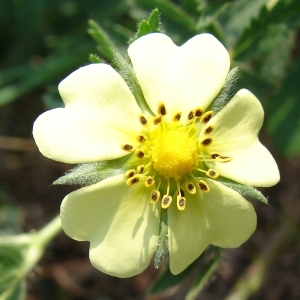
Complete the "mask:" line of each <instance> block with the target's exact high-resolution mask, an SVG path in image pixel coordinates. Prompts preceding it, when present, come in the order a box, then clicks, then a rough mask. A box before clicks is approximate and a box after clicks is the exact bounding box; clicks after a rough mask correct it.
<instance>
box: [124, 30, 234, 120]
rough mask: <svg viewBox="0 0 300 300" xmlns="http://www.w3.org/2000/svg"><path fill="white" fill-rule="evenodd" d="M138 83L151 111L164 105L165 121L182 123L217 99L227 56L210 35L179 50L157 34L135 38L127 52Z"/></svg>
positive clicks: (165, 37) (202, 35)
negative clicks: (175, 119)
mask: <svg viewBox="0 0 300 300" xmlns="http://www.w3.org/2000/svg"><path fill="white" fill-rule="evenodd" d="M128 54H129V56H130V58H131V61H132V63H133V67H134V70H135V72H136V75H137V78H138V81H139V83H140V85H141V88H142V90H143V93H144V96H145V99H146V101H147V102H148V104H149V106H150V108H151V110H152V111H153V112H155V113H156V112H157V107H158V103H159V102H163V103H165V105H166V107H167V111H168V113H170V114H169V116H168V117H169V119H171V117H173V116H174V115H175V113H178V112H182V113H183V116H182V118H181V119H182V120H186V118H187V115H188V113H189V112H190V111H191V110H194V109H195V108H198V107H202V108H206V107H207V106H208V105H209V104H210V103H211V101H212V100H213V99H214V98H215V97H216V96H217V94H218V93H219V91H220V89H221V88H222V86H223V84H224V80H225V78H226V75H227V73H228V71H229V65H230V60H229V55H228V52H227V51H226V49H225V48H224V47H223V45H222V44H221V43H220V42H219V41H218V40H217V39H215V38H214V37H213V36H212V35H210V34H200V35H197V36H195V37H193V38H192V39H190V40H189V41H188V42H186V43H185V44H184V45H183V46H181V47H178V46H176V45H175V44H174V43H173V42H172V40H171V39H170V38H169V37H168V36H166V35H164V34H160V33H153V34H149V35H146V36H144V37H141V38H139V39H138V40H136V41H135V42H134V43H132V44H131V45H130V47H129V48H128Z"/></svg>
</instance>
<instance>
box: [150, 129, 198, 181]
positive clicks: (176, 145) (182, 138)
mask: <svg viewBox="0 0 300 300" xmlns="http://www.w3.org/2000/svg"><path fill="white" fill-rule="evenodd" d="M152 145H153V146H152V162H153V168H154V169H155V170H156V171H157V173H158V174H160V175H162V176H164V177H165V178H173V179H175V180H179V179H181V178H182V177H183V176H184V175H186V174H188V173H191V172H192V170H193V168H194V167H195V166H196V165H197V146H196V142H195V140H194V139H193V138H190V137H189V136H188V135H187V133H186V132H182V131H179V130H170V131H168V132H162V133H160V134H159V135H158V136H157V138H156V139H155V140H154V141H153V143H152Z"/></svg>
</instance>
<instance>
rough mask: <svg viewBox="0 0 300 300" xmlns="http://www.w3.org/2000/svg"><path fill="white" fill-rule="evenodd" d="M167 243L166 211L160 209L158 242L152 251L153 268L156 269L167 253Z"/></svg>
mask: <svg viewBox="0 0 300 300" xmlns="http://www.w3.org/2000/svg"><path fill="white" fill-rule="evenodd" d="M168 243H169V240H168V212H167V210H165V209H162V211H161V218H160V230H159V236H158V242H157V247H156V250H155V253H154V267H155V269H158V267H159V266H160V264H161V262H162V261H163V259H164V258H165V256H166V255H167V254H168V253H169V251H168Z"/></svg>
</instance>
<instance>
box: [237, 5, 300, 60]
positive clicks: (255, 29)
mask: <svg viewBox="0 0 300 300" xmlns="http://www.w3.org/2000/svg"><path fill="white" fill-rule="evenodd" d="M249 3H250V1H249ZM299 11H300V1H298V0H280V1H277V3H276V5H275V6H274V7H273V8H268V6H267V5H266V6H263V7H262V9H261V10H260V12H259V14H258V15H257V16H256V17H255V18H253V20H252V22H251V23H250V24H249V26H247V27H246V28H245V30H244V31H243V32H242V34H241V35H240V37H239V39H238V41H237V42H236V45H235V49H234V52H233V57H236V56H238V55H239V54H241V53H242V52H243V51H245V50H246V49H247V48H248V47H249V46H250V45H251V44H252V43H253V42H254V40H255V39H257V38H259V37H261V36H263V35H264V33H265V31H266V28H267V27H268V26H270V25H272V24H276V23H280V22H285V23H286V22H293V21H294V19H295V18H298V17H299ZM299 21H300V20H299V19H298V22H296V24H294V25H293V26H295V27H296V26H297V24H298V25H299Z"/></svg>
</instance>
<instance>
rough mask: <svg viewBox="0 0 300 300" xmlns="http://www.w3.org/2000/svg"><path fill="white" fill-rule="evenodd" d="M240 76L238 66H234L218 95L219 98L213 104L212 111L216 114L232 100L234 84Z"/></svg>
mask: <svg viewBox="0 0 300 300" xmlns="http://www.w3.org/2000/svg"><path fill="white" fill-rule="evenodd" d="M237 78H238V67H234V68H232V69H231V70H230V71H229V72H228V74H227V76H226V79H225V83H224V85H223V87H222V89H221V91H220V93H219V95H218V96H217V98H216V99H215V100H214V102H213V105H212V111H213V112H214V114H217V113H218V112H219V111H220V110H222V109H223V108H224V106H225V105H226V104H227V103H228V102H229V101H230V100H231V98H232V96H233V95H232V91H233V88H234V85H235V83H236V81H237Z"/></svg>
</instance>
